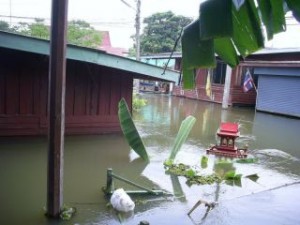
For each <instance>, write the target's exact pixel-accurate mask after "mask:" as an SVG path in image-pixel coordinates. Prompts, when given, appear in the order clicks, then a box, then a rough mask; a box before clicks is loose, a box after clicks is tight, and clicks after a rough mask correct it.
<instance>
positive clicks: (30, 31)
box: [14, 18, 50, 39]
mask: <svg viewBox="0 0 300 225" xmlns="http://www.w3.org/2000/svg"><path fill="white" fill-rule="evenodd" d="M44 22H45V21H44V19H39V18H36V19H34V23H25V22H20V23H19V24H18V25H17V26H15V27H14V29H15V30H16V32H17V33H20V34H23V35H27V36H32V37H37V38H42V39H49V37H50V31H49V27H48V26H46V25H45V24H44Z"/></svg>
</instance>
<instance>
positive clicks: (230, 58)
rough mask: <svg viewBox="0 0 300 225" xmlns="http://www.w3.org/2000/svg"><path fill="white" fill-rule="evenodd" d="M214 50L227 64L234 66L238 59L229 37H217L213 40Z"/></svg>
mask: <svg viewBox="0 0 300 225" xmlns="http://www.w3.org/2000/svg"><path fill="white" fill-rule="evenodd" d="M214 45H215V51H216V53H217V54H218V56H219V57H220V58H221V59H222V60H223V61H224V62H225V63H227V64H228V65H229V66H231V67H236V66H237V65H238V64H239V62H240V60H239V57H238V55H237V52H236V50H235V48H234V46H233V44H232V41H231V39H230V38H217V39H215V40H214Z"/></svg>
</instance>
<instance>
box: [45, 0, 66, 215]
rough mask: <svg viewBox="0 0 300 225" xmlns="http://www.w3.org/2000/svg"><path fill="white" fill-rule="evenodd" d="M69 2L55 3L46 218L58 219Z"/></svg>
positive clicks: (53, 3)
mask: <svg viewBox="0 0 300 225" xmlns="http://www.w3.org/2000/svg"><path fill="white" fill-rule="evenodd" d="M67 11H68V0H52V16H51V18H52V19H51V39H50V62H49V69H50V70H49V90H48V91H49V92H48V119H49V120H48V126H49V131H48V132H49V133H48V182H47V188H48V189H47V215H48V216H50V217H59V213H60V209H61V206H62V202H63V161H64V154H63V153H64V126H65V86H66V84H65V82H66V57H65V55H66V27H67Z"/></svg>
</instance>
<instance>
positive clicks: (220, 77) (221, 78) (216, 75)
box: [212, 62, 227, 84]
mask: <svg viewBox="0 0 300 225" xmlns="http://www.w3.org/2000/svg"><path fill="white" fill-rule="evenodd" d="M226 66H227V65H226V64H225V63H223V62H217V67H216V68H215V69H214V70H213V79H212V82H213V83H214V84H224V83H225V77H226Z"/></svg>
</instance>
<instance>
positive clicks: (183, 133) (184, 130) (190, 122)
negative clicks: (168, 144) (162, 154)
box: [168, 116, 196, 160]
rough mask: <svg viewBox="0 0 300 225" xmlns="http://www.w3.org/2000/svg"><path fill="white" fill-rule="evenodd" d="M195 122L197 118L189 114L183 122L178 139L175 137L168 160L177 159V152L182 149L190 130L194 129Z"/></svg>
mask: <svg viewBox="0 0 300 225" xmlns="http://www.w3.org/2000/svg"><path fill="white" fill-rule="evenodd" d="M195 122H196V118H195V117H193V116H188V117H186V118H185V119H184V120H183V121H182V122H181V125H180V128H179V131H178V134H177V136H176V139H175V142H174V145H173V147H172V150H171V154H170V156H169V158H168V160H174V159H175V157H176V155H177V153H178V152H179V150H180V149H181V146H182V145H183V143H184V142H185V141H186V139H187V137H188V135H189V133H190V131H191V130H192V128H193V126H194V124H195Z"/></svg>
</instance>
